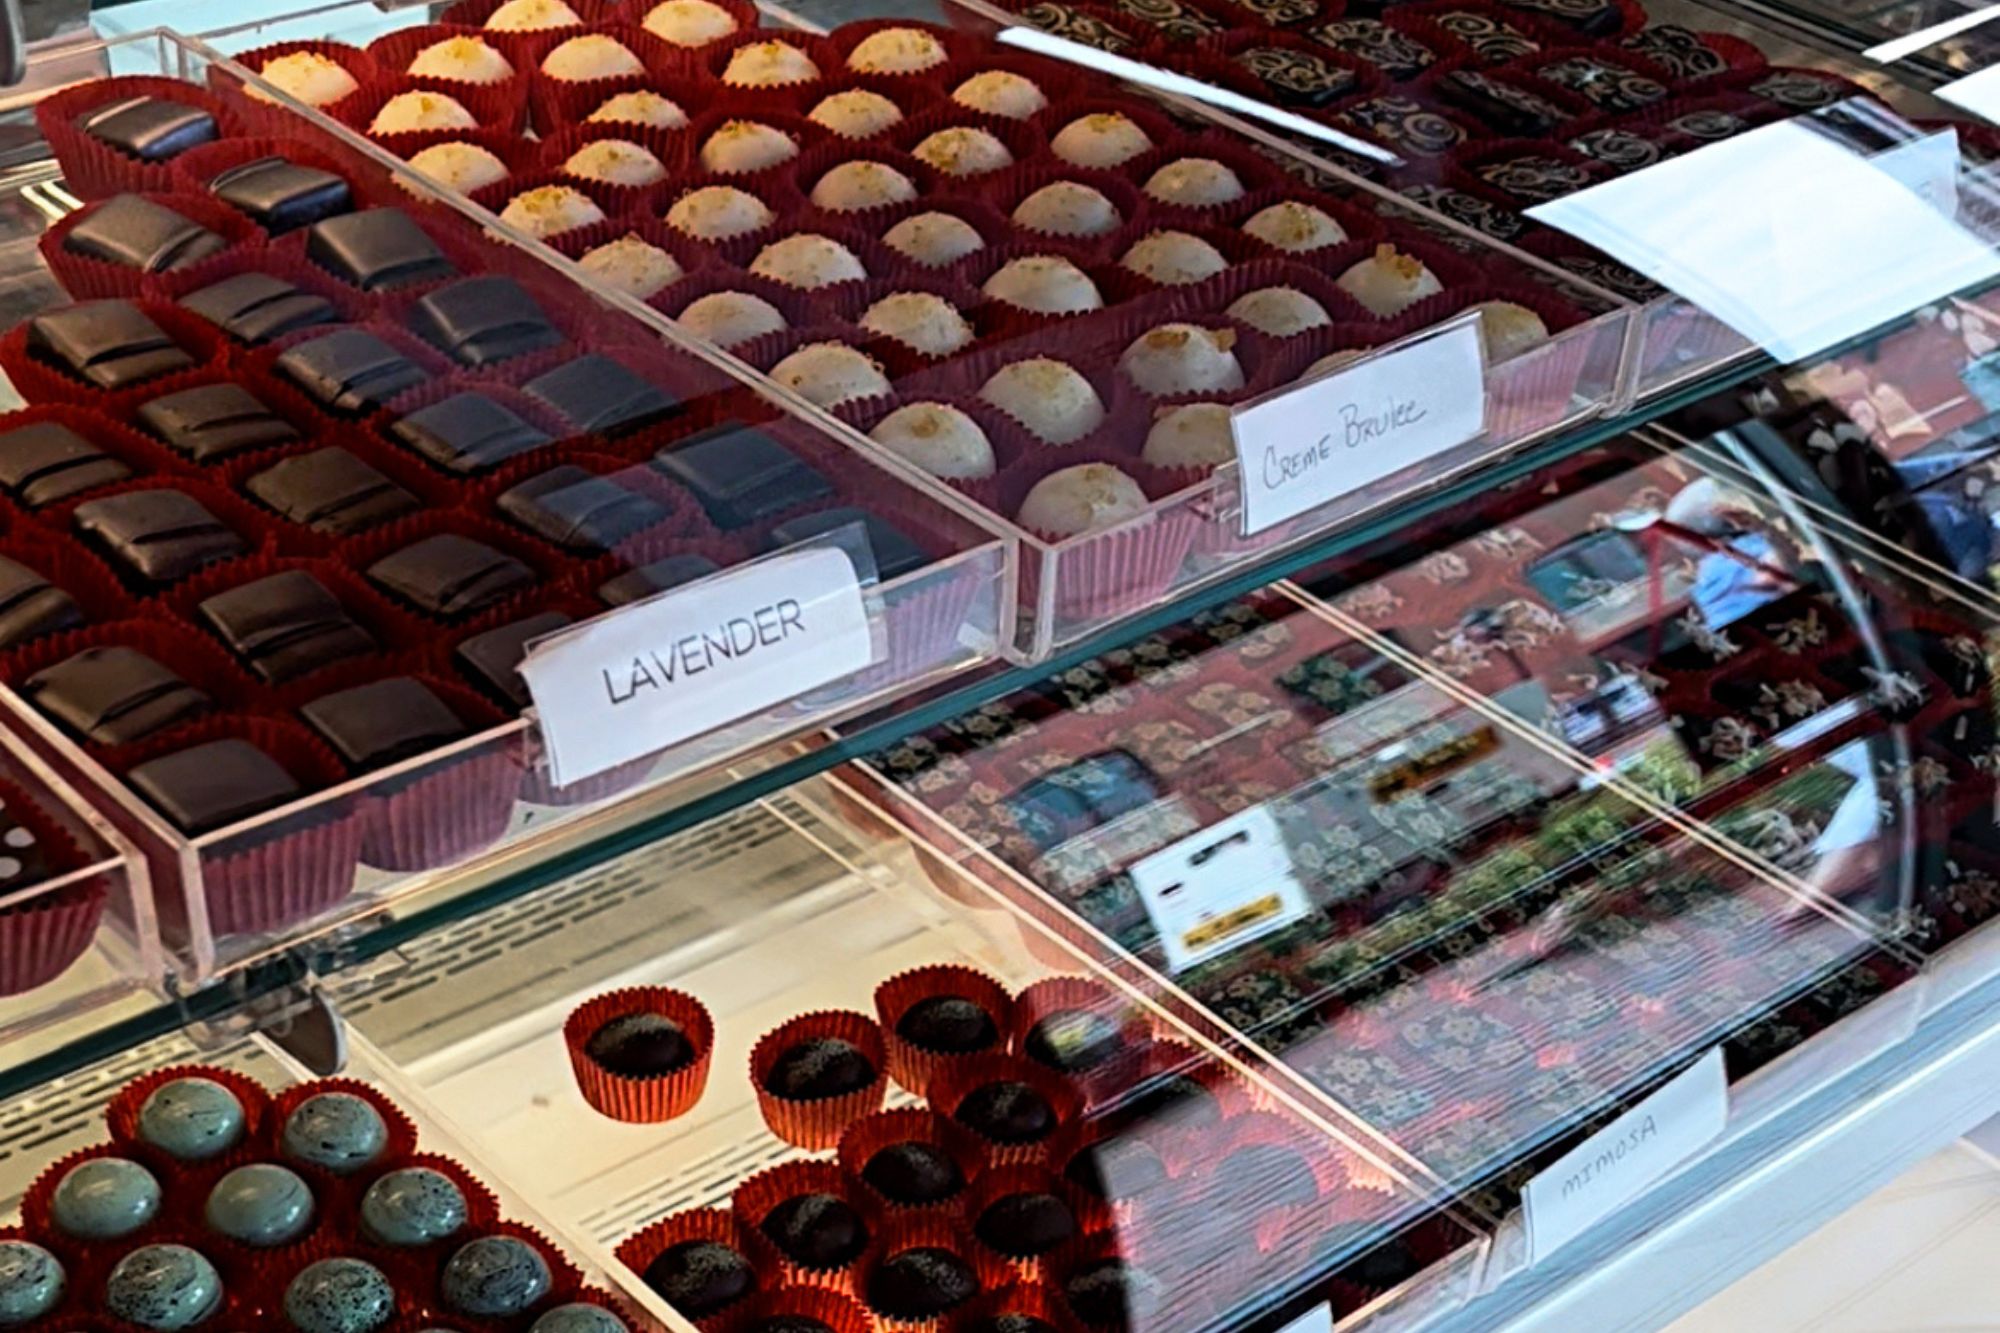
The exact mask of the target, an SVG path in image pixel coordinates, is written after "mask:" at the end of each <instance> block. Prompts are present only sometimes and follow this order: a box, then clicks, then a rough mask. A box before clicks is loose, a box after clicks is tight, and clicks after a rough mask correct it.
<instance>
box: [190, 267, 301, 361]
mask: <svg viewBox="0 0 2000 1333" xmlns="http://www.w3.org/2000/svg"><path fill="white" fill-rule="evenodd" d="M181 306H182V308H183V309H187V310H192V311H193V312H194V313H195V314H197V315H200V316H201V317H202V318H203V319H205V320H207V321H208V322H209V323H211V324H213V325H215V326H216V327H217V328H219V329H221V330H222V331H223V332H224V333H227V334H228V335H229V336H230V337H232V338H235V339H237V340H238V341H240V342H246V343H252V344H255V343H265V342H269V341H270V340H271V339H273V338H278V337H282V336H283V335H285V334H287V333H291V332H293V331H294V330H296V329H305V328H311V327H312V326H313V325H315V324H331V323H333V322H334V321H336V320H338V319H339V318H340V312H339V311H337V310H335V309H334V308H333V302H331V301H329V300H327V299H326V298H325V297H324V296H316V295H314V294H313V293H312V292H308V291H304V290H301V289H300V288H299V287H298V286H297V285H296V284H293V283H289V282H286V281H285V280H284V279H283V278H274V277H272V276H271V275H270V274H268V273H238V274H235V275H233V276H231V277H227V278H224V279H223V280H222V281H221V282H215V283H210V284H209V285H208V286H206V287H203V288H201V289H200V290H198V291H193V292H189V293H188V294H187V295H186V296H183V297H182V298H181Z"/></svg>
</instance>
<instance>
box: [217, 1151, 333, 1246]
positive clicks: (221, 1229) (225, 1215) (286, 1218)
mask: <svg viewBox="0 0 2000 1333" xmlns="http://www.w3.org/2000/svg"><path fill="white" fill-rule="evenodd" d="M202 1218H203V1220H204V1221H206V1222H207V1223H208V1227H209V1230H211V1231H214V1232H216V1233H217V1234H219V1235H223V1236H227V1237H229V1239H231V1240H234V1241H240V1242H242V1243H243V1244H245V1245H254V1246H258V1247H260V1248H263V1247H268V1246H272V1245H286V1244H289V1243H291V1242H292V1241H295V1240H297V1239H298V1238H299V1237H301V1236H303V1235H305V1234H306V1232H308V1231H310V1230H311V1229H312V1222H313V1195H312V1189H311V1187H310V1186H308V1185H307V1184H306V1182H305V1181H303V1180H301V1179H300V1178H299V1174H298V1172H296V1171H292V1170H288V1169H287V1168H285V1167H282V1166H276V1165H273V1164H271V1163H269V1162H258V1163H256V1164H254V1165H251V1166H239V1167H237V1168H236V1169H235V1170H234V1171H231V1172H230V1173H229V1174H228V1175H226V1176H224V1177H223V1178H222V1179H221V1180H218V1181H216V1182H215V1188H214V1189H212V1190H210V1191H209V1193H208V1204H207V1207H206V1208H204V1209H203V1211H202Z"/></svg>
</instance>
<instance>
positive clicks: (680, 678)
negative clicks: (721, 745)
mask: <svg viewBox="0 0 2000 1333" xmlns="http://www.w3.org/2000/svg"><path fill="white" fill-rule="evenodd" d="M873 657H874V642H873V635H872V633H871V631H870V627H869V621H868V609H867V604H866V600H865V599H864V597H863V596H862V591H861V581H860V579H859V578H858V577H857V576H856V573H855V568H854V562H853V561H852V560H851V559H850V558H849V557H848V555H847V553H846V552H844V551H842V550H839V549H837V548H833V547H816V548H813V549H809V550H802V551H793V552H789V553H787V554H784V555H778V556H773V557H771V558H770V559H768V560H760V561H758V562H757V563H755V564H752V565H746V566H743V567H742V568H739V569H732V570H728V571H726V572H724V573H721V574H715V575H711V576H710V577H708V578H705V579H703V580H701V581H700V582H699V583H692V584H689V585H687V586H686V587H684V588H677V589H675V590H674V591H672V592H666V593H662V594H660V595H659V596H657V597H652V598H649V599H647V600H646V601H643V602H635V603H633V604H632V605H630V606H627V607H624V608H622V609H620V610H618V611H614V612H612V613H611V614H610V615H606V616H600V617H598V618H597V619H596V620H592V621H590V622H588V623H587V624H583V625H579V626H577V627H576V628H574V629H568V630H563V631H561V632H559V633H556V634H552V635H550V636H549V637H548V638H546V639H541V640H538V641H537V642H536V643H535V644H534V646H533V647H532V648H531V649H530V651H529V653H528V656H527V657H526V658H525V659H524V660H523V661H522V663H521V678H522V679H523V680H524V681H526V682H527V685H528V692H529V694H530V695H532V696H533V698H534V702H535V709H536V711H537V712H538V713H539V714H540V717H541V725H542V735H543V739H544V743H545V744H546V745H547V747H548V754H549V767H550V770H551V776H552V777H553V778H554V780H555V781H556V782H557V783H558V784H566V783H571V782H575V781H577V780H579V779H581V778H587V777H589V776H591V775H592V774H594V773H601V772H603V771H604V770H606V769H608V768H615V767H617V766H618V765H619V764H623V763H628V762H630V761H631V760H634V759H638V758H641V757H642V756H645V755H649V754H652V753H653V752H654V751H656V750H661V749H664V748H666V747H667V746H669V745H673V744H676V743H677V742H680V741H684V740H687V739H688V738H689V737H692V736H698V735H700V734H701V733H703V732H707V731H713V730H714V729H715V728H717V727H721V726H725V725H727V724H728V723H731V722H735V721H737V720H739V719H741V718H745V717H749V716H752V715H753V714H756V713H760V712H763V711H764V710H766V709H768V708H771V707H772V706H774V705H776V704H780V703H783V702H784V701H785V700H787V699H790V698H792V697H794V696H795V695H799V694H803V693H805V692H806V691H807V690H811V689H816V688H818V687H819V686H821V685H825V684H827V683H828V682H830V681H835V680H839V679H840V678H842V677H843V676H850V675H852V674H854V673H855V672H857V671H860V670H862V669H863V668H865V667H867V666H868V665H869V664H870V662H871V661H873Z"/></svg>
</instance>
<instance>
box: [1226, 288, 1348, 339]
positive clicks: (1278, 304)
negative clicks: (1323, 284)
mask: <svg viewBox="0 0 2000 1333" xmlns="http://www.w3.org/2000/svg"><path fill="white" fill-rule="evenodd" d="M1229 315H1230V318H1232V319H1240V320H1242V321H1243V322H1244V323H1245V324H1248V325H1249V326H1250V327H1251V328H1253V329H1255V330H1257V332H1259V333H1268V334H1269V335H1271V336H1272V337H1273V338H1289V337H1291V336H1292V335H1293V334H1295V333H1304V332H1305V331H1306V330H1307V329H1316V328H1318V327H1319V326H1320V325H1322V324H1331V323H1333V316H1332V315H1329V314H1328V313H1327V312H1326V307H1325V306H1323V305H1321V304H1320V303H1319V302H1318V301H1315V300H1313V299H1312V297H1310V296H1307V295H1306V294H1305V293H1304V292H1302V291H1300V290H1299V289H1298V288H1296V287H1259V288H1258V289H1257V290H1256V291H1254V292H1245V293H1244V294H1243V295H1241V296H1239V297H1237V298H1236V299H1235V300H1234V301H1232V302H1230V305H1229Z"/></svg>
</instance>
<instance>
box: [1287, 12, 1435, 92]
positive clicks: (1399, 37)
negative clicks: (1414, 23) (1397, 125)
mask: <svg viewBox="0 0 2000 1333" xmlns="http://www.w3.org/2000/svg"><path fill="white" fill-rule="evenodd" d="M1306 35H1307V36H1308V37H1311V38H1312V39H1313V40H1314V41H1316V42H1318V43H1320V44H1321V45H1323V46H1326V47H1330V48H1331V49H1333V50H1335V51H1339V52H1340V53H1341V54H1343V55H1349V56H1354V57H1355V58H1357V59H1360V60H1365V61H1367V62H1368V63H1369V64H1371V65H1373V66H1375V67H1376V68H1377V69H1379V70H1381V71H1382V73H1384V74H1385V75H1387V76H1388V77H1389V78H1391V79H1394V80H1396V81H1397V82H1399V83H1400V82H1402V81H1403V80H1405V79H1414V78H1416V77H1417V75H1419V74H1421V73H1423V72H1424V71H1425V70H1427V69H1429V68H1430V67H1431V66H1432V65H1434V64H1436V63H1437V58H1438V57H1437V52H1436V51H1433V50H1432V49H1431V48H1430V47H1428V46H1426V45H1425V44H1424V43H1422V42H1420V41H1418V40H1417V39H1416V38H1414V37H1412V36H1410V35H1409V34H1408V33H1406V32H1404V31H1402V30H1401V29H1399V28H1392V27H1390V26H1389V25H1388V24H1386V23H1384V22H1382V20H1380V19H1372V18H1340V19H1333V20H1331V21H1329V22H1326V23H1322V24H1320V25H1318V26H1317V27H1313V28H1308V29H1307V30H1306Z"/></svg>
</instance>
